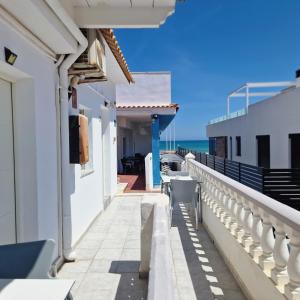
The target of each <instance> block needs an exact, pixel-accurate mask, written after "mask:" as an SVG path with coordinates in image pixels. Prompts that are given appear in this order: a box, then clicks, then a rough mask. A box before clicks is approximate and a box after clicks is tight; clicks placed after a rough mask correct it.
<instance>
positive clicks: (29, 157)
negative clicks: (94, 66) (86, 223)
mask: <svg viewBox="0 0 300 300" xmlns="http://www.w3.org/2000/svg"><path fill="white" fill-rule="evenodd" d="M0 78H2V79H4V80H5V81H8V82H10V83H11V87H12V95H11V99H12V115H13V144H14V170H15V174H14V175H15V176H14V177H15V211H16V238H17V242H22V241H28V240H35V239H37V238H38V204H37V168H36V142H35V141H36V137H35V134H31V135H30V134H28V132H31V133H35V111H34V86H33V79H32V78H31V77H30V76H28V75H27V74H26V73H24V72H22V71H20V70H18V69H16V68H15V67H13V66H10V65H8V64H7V63H5V62H2V61H0Z"/></svg>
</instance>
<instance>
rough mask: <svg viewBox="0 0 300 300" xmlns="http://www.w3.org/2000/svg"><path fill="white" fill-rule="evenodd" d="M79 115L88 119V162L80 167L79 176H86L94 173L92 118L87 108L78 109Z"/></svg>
mask: <svg viewBox="0 0 300 300" xmlns="http://www.w3.org/2000/svg"><path fill="white" fill-rule="evenodd" d="M79 113H80V114H82V115H84V116H86V117H87V118H88V126H89V161H88V162H87V163H85V164H83V165H81V176H86V175H88V174H91V173H93V172H94V166H93V122H92V121H93V118H92V111H91V109H89V108H80V110H79Z"/></svg>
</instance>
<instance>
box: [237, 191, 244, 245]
mask: <svg viewBox="0 0 300 300" xmlns="http://www.w3.org/2000/svg"><path fill="white" fill-rule="evenodd" d="M242 201H243V199H242V197H241V196H237V198H236V211H235V212H236V221H237V227H236V230H235V237H236V239H237V241H238V242H240V243H241V242H242V237H243V235H244V227H243V204H242Z"/></svg>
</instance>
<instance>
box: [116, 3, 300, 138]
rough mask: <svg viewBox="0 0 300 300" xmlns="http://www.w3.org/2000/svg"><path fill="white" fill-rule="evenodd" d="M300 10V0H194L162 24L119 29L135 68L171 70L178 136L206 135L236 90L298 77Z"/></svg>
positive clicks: (132, 67) (119, 37) (125, 52)
mask: <svg viewBox="0 0 300 300" xmlns="http://www.w3.org/2000/svg"><path fill="white" fill-rule="evenodd" d="M299 16H300V1H299V0H209V1H207V0H187V1H186V2H185V3H182V4H181V3H178V4H177V7H176V12H175V14H173V15H172V16H171V17H169V18H168V19H167V22H166V23H165V24H164V25H162V26H161V27H160V28H159V29H137V30H136V29H130V30H125V29H121V30H115V33H116V36H117V38H118V41H119V44H120V46H121V49H122V51H123V53H124V55H125V58H126V61H127V63H128V65H129V67H130V70H132V71H171V72H172V99H173V102H175V103H178V104H179V105H180V110H179V112H178V114H177V116H176V138H177V139H202V138H205V125H206V124H207V122H208V121H209V120H210V119H212V118H215V117H218V116H221V115H224V114H225V112H226V96H227V94H228V93H229V92H230V91H232V90H234V89H235V88H237V87H238V86H240V85H241V84H243V83H245V82H255V81H286V80H293V79H294V77H295V76H294V74H295V70H296V69H298V68H300V17H299ZM163 138H164V136H163Z"/></svg>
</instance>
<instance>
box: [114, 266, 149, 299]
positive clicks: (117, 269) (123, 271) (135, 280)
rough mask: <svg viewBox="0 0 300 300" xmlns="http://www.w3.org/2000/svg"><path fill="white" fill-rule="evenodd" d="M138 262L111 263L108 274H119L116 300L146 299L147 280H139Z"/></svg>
mask: <svg viewBox="0 0 300 300" xmlns="http://www.w3.org/2000/svg"><path fill="white" fill-rule="evenodd" d="M139 266H140V261H113V262H112V263H111V266H110V270H109V273H114V274H120V275H121V278H120V281H119V285H118V288H117V291H116V296H115V299H116V300H125V299H130V300H145V299H147V292H148V280H147V279H140V278H139Z"/></svg>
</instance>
